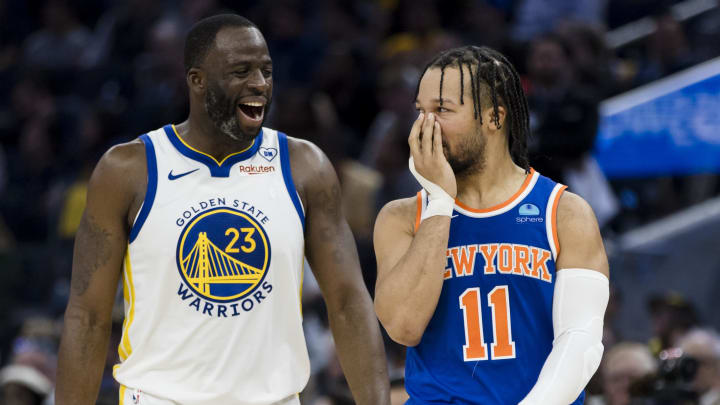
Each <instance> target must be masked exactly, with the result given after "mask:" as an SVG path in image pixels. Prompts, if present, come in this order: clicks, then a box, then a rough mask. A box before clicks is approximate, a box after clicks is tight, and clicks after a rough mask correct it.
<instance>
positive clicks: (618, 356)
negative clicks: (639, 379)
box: [602, 342, 658, 376]
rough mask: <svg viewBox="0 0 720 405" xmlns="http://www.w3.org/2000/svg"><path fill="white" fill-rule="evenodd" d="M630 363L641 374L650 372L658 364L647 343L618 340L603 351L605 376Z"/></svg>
mask: <svg viewBox="0 0 720 405" xmlns="http://www.w3.org/2000/svg"><path fill="white" fill-rule="evenodd" d="M628 364H630V365H632V366H633V367H634V368H635V370H636V371H637V372H638V373H639V374H641V375H646V374H652V373H654V372H656V371H657V368H658V364H657V360H656V359H655V357H653V355H652V353H651V352H650V349H649V348H648V346H647V345H644V344H642V343H637V342H620V343H618V344H616V345H614V346H613V347H611V348H610V350H608V351H606V352H605V356H604V358H603V367H602V373H603V375H605V376H607V375H609V374H610V373H612V372H613V371H615V369H616V368H618V367H623V366H627V365H628Z"/></svg>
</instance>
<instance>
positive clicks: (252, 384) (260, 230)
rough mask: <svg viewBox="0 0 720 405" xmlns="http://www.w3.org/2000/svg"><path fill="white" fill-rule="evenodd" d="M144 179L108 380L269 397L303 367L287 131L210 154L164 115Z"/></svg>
mask: <svg viewBox="0 0 720 405" xmlns="http://www.w3.org/2000/svg"><path fill="white" fill-rule="evenodd" d="M140 138H141V139H142V141H143V142H144V143H145V149H146V154H147V166H148V188H147V193H146V196H145V201H144V202H143V205H142V208H141V209H140V212H139V213H138V216H137V218H136V220H135V224H134V225H133V227H132V230H131V233H130V238H129V245H128V250H127V254H126V257H125V265H124V272H123V281H124V296H125V322H124V324H123V334H122V340H121V342H120V346H119V348H118V351H119V353H120V359H121V362H120V364H118V365H116V366H115V368H114V373H113V374H114V376H115V379H116V380H117V381H118V382H119V383H120V384H122V385H123V386H124V387H128V388H130V389H134V390H141V391H142V392H145V393H147V394H149V395H152V396H155V397H158V398H163V399H167V400H171V401H174V402H176V403H179V404H183V405H186V404H187V405H210V404H212V405H217V404H237V405H245V404H247V405H250V404H253V405H260V404H272V403H274V402H278V401H281V400H283V399H287V398H288V397H292V396H294V395H295V394H297V393H298V392H300V391H301V390H302V389H303V388H304V386H305V384H306V383H307V380H308V377H309V375H310V362H309V359H308V354H307V349H306V346H305V338H304V335H303V330H302V315H301V306H300V294H301V288H302V269H303V257H304V238H303V228H304V220H305V218H304V214H303V207H302V205H301V202H300V199H299V197H298V194H297V192H296V189H295V186H294V184H293V180H292V176H291V173H290V159H289V155H288V146H287V138H286V136H285V134H282V133H278V132H277V131H274V130H271V129H268V128H263V130H262V131H261V132H260V134H259V135H258V137H257V138H256V139H255V142H254V143H253V145H252V146H251V147H250V148H249V149H247V150H245V151H242V152H238V153H236V154H233V155H230V156H228V157H227V158H225V159H224V160H223V161H222V162H217V161H216V160H215V159H214V158H212V157H211V156H210V155H207V154H205V153H202V152H200V151H197V150H195V149H193V148H192V147H191V146H189V145H187V144H186V143H185V142H184V141H183V140H182V138H180V137H179V136H178V135H177V133H176V131H175V128H174V127H173V126H171V125H167V126H165V127H164V128H161V129H158V130H155V131H152V132H150V133H148V134H146V135H143V136H141V137H140Z"/></svg>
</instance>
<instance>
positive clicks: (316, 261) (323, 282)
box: [288, 139, 390, 405]
mask: <svg viewBox="0 0 720 405" xmlns="http://www.w3.org/2000/svg"><path fill="white" fill-rule="evenodd" d="M288 141H289V146H290V157H291V165H292V170H293V177H294V179H295V182H296V185H297V186H298V187H299V188H300V190H301V194H302V195H303V197H304V205H305V224H306V231H305V238H306V253H307V257H308V261H309V262H310V265H311V267H312V270H313V273H314V274H315V277H316V278H317V280H318V284H319V285H320V289H321V290H322V293H323V297H324V298H325V302H326V304H327V308H328V316H329V320H330V328H331V330H332V333H333V337H334V338H335V345H336V347H337V352H338V358H339V360H340V365H341V366H342V368H343V371H344V372H345V376H346V377H347V380H348V383H349V384H350V390H351V391H352V393H353V397H354V398H355V401H356V402H357V403H358V404H363V405H376V404H389V402H390V393H389V391H390V389H389V380H388V375H387V360H386V358H385V349H384V347H383V342H382V337H381V335H380V328H379V326H378V323H377V319H375V316H374V313H373V308H372V301H371V300H370V295H369V294H368V291H367V289H366V288H365V284H364V282H363V279H362V274H361V272H360V263H359V261H358V256H357V248H356V246H355V241H354V239H353V236H352V234H351V233H350V227H349V226H348V224H347V222H346V221H345V217H344V216H343V214H342V212H341V209H340V184H339V182H338V179H337V176H336V174H335V170H333V167H332V165H331V164H330V162H329V161H328V159H327V157H326V156H325V155H324V154H323V153H322V152H321V151H320V150H319V149H318V148H317V147H315V146H314V145H312V144H310V143H308V142H302V141H298V140H293V139H289V140H288Z"/></svg>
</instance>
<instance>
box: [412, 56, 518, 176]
mask: <svg viewBox="0 0 720 405" xmlns="http://www.w3.org/2000/svg"><path fill="white" fill-rule="evenodd" d="M464 66H467V68H468V70H469V71H470V72H471V74H470V89H471V92H472V95H471V96H472V100H473V114H474V116H475V119H479V120H480V123H481V124H482V114H481V112H482V110H483V108H482V107H483V105H484V104H486V103H490V104H491V105H492V107H493V112H494V114H493V121H495V123H496V124H497V125H498V127H500V117H499V115H498V105H503V106H504V107H505V108H506V109H507V120H506V122H509V123H510V126H509V129H508V131H507V134H508V149H509V152H510V156H511V157H512V159H513V161H514V162H515V164H517V165H518V166H520V167H522V168H523V169H525V171H526V172H529V171H530V163H529V161H528V157H527V143H528V137H529V136H530V116H529V113H528V104H527V100H526V99H525V93H524V92H523V89H522V84H521V82H520V76H519V75H518V73H517V71H516V70H515V68H514V67H513V65H512V64H511V63H510V62H509V61H508V60H507V58H505V56H503V55H502V54H501V53H500V52H498V51H496V50H494V49H491V48H488V47H486V46H481V47H478V46H472V45H468V46H463V47H459V48H453V49H449V50H447V51H444V52H442V53H440V54H439V55H438V56H436V57H435V58H433V59H432V60H431V61H430V62H429V63H428V64H427V65H426V66H425V69H424V70H423V71H422V74H420V79H419V80H418V85H417V88H416V90H415V98H417V94H418V92H419V90H420V81H421V80H422V78H423V76H424V75H425V72H427V71H428V69H430V68H440V96H439V98H440V105H442V91H443V79H444V76H445V68H446V67H455V68H458V69H460V104H464V101H463V92H464V88H465V84H464V83H463V82H464V80H465V78H464V73H463V67H464Z"/></svg>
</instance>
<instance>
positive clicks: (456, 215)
mask: <svg viewBox="0 0 720 405" xmlns="http://www.w3.org/2000/svg"><path fill="white" fill-rule="evenodd" d="M458 216H460V214H455V215H451V216H450V218H455V217H458Z"/></svg>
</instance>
